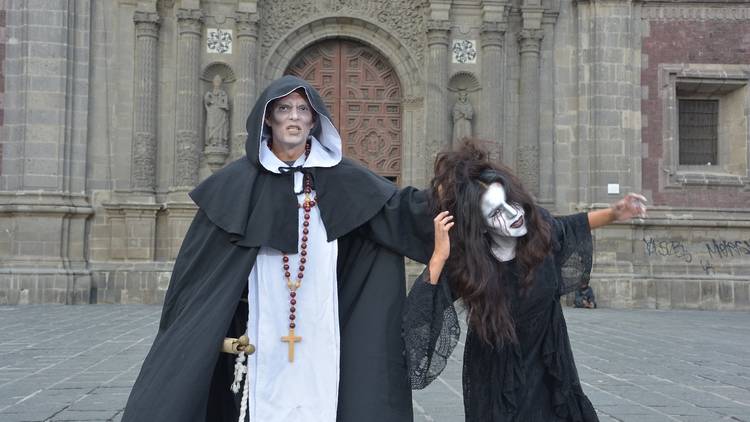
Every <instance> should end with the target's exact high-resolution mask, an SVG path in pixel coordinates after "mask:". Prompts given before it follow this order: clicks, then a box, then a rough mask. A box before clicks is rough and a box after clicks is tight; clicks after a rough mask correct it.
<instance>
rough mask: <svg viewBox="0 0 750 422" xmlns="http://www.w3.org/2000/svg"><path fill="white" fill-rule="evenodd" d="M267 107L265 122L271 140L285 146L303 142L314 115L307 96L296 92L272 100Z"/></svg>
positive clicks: (312, 123) (313, 121) (310, 128)
mask: <svg viewBox="0 0 750 422" xmlns="http://www.w3.org/2000/svg"><path fill="white" fill-rule="evenodd" d="M269 107H270V108H271V110H268V112H267V116H268V117H266V124H267V125H268V126H270V127H271V133H272V136H273V142H280V143H282V144H284V145H285V146H286V147H294V146H297V145H300V144H302V143H304V142H305V141H306V140H307V135H308V134H309V133H310V130H312V127H313V125H314V124H315V117H314V115H313V109H312V107H310V103H308V102H307V98H305V97H304V96H302V95H300V93H298V92H292V93H291V94H289V95H287V96H286V97H281V98H279V99H277V100H275V101H273V102H272V103H271V104H270V105H269Z"/></svg>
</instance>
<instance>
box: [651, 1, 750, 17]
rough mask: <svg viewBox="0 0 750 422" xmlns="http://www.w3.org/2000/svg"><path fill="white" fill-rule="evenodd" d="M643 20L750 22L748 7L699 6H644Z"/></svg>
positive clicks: (749, 8)
mask: <svg viewBox="0 0 750 422" xmlns="http://www.w3.org/2000/svg"><path fill="white" fill-rule="evenodd" d="M641 18H642V19H645V20H662V21H670V20H693V21H708V20H719V21H747V20H750V7H748V6H738V5H731V6H721V5H716V6H709V5H706V6H703V5H697V4H674V3H667V4H649V3H646V4H644V6H643V8H642V9H641Z"/></svg>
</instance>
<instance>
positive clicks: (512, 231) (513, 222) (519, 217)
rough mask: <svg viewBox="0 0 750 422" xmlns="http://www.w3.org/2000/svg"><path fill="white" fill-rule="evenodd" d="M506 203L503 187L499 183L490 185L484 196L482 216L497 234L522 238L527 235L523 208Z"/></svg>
mask: <svg viewBox="0 0 750 422" xmlns="http://www.w3.org/2000/svg"><path fill="white" fill-rule="evenodd" d="M506 201H507V197H506V196H505V188H504V187H503V185H501V184H500V183H498V182H495V183H493V184H491V185H489V186H488V187H487V190H486V191H485V192H484V194H483V195H482V215H484V218H485V219H486V221H487V224H488V225H489V226H490V227H491V228H492V230H493V231H494V232H495V233H496V234H498V235H500V236H505V237H521V236H523V235H525V234H526V219H524V214H525V213H524V211H523V207H522V206H521V205H520V204H509V203H508V202H506Z"/></svg>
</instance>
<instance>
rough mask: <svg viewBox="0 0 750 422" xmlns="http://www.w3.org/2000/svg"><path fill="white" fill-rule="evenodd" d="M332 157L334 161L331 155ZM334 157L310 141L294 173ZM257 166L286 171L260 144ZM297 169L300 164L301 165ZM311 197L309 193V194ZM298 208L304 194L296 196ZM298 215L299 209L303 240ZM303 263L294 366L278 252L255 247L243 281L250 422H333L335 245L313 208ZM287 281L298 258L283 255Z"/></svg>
mask: <svg viewBox="0 0 750 422" xmlns="http://www.w3.org/2000/svg"><path fill="white" fill-rule="evenodd" d="M336 155H338V156H336ZM340 159H341V155H340V150H339V151H331V150H328V149H325V148H322V147H321V145H320V143H319V142H318V141H317V140H316V139H315V138H313V141H312V148H311V151H310V156H309V157H308V158H307V160H305V157H304V156H302V157H300V158H299V159H298V160H297V162H295V163H294V166H298V165H301V164H302V165H303V166H304V167H329V166H331V165H334V164H336V163H338V161H340ZM260 161H261V164H262V165H263V166H264V167H265V168H266V169H268V170H270V171H274V172H278V167H284V166H286V164H285V163H283V162H282V161H280V160H279V159H278V158H277V157H276V156H275V155H274V154H273V153H271V152H270V151H269V150H268V148H267V146H266V142H265V140H264V141H263V142H262V143H261V154H260ZM303 163H304V164H303ZM294 178H295V192H299V191H301V190H302V178H303V175H302V173H300V172H297V173H295V174H294ZM312 195H313V197H314V192H313V194H312ZM297 200H298V202H299V203H300V204H301V203H302V202H303V200H304V194H299V195H298V197H297ZM303 213H304V210H302V209H300V210H299V220H298V223H299V237H298V238H301V237H302V228H303V226H302V221H303ZM308 238H309V240H308V242H307V245H308V246H307V252H308V255H307V263H306V264H305V272H304V278H303V279H302V284H301V286H300V287H299V289H298V290H297V297H296V299H297V304H296V312H295V315H296V317H297V318H296V320H295V321H294V322H295V324H296V328H295V335H297V336H301V337H302V340H301V341H300V342H299V343H295V344H294V362H289V359H288V347H289V346H288V343H285V342H282V341H281V337H282V336H286V335H288V332H289V313H290V312H289V307H290V304H289V299H290V296H289V289H288V288H287V285H286V281H285V279H284V272H283V268H282V265H283V263H282V256H283V255H282V253H281V252H280V251H277V250H275V249H272V248H268V247H262V248H261V249H260V251H259V252H258V256H257V259H256V262H255V266H254V267H253V269H252V271H251V272H250V275H249V277H248V304H249V315H248V335H249V337H250V342H251V343H253V344H255V346H256V352H255V353H254V354H252V355H250V356H249V358H248V376H247V379H246V384H245V388H249V390H248V391H249V400H248V413H249V415H250V420H251V421H263V422H295V421H319V422H335V421H336V408H337V404H338V386H339V371H340V370H339V361H340V359H339V354H340V335H339V315H338V293H337V291H338V288H337V280H336V263H337V257H338V249H337V241H336V240H333V241H331V242H328V241H327V240H326V230H325V227H324V226H323V221H322V220H321V218H320V210H319V208H318V207H317V206H316V207H313V208H312V209H311V211H310V226H309V234H308ZM288 256H289V264H290V272H291V273H292V280H296V274H297V272H298V271H297V270H298V267H299V254H293V255H288Z"/></svg>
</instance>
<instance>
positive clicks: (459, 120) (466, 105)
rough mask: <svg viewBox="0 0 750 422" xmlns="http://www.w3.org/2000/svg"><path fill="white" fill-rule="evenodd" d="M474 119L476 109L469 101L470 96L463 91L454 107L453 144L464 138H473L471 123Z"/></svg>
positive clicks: (459, 93)
mask: <svg viewBox="0 0 750 422" xmlns="http://www.w3.org/2000/svg"><path fill="white" fill-rule="evenodd" d="M472 119H474V107H473V106H472V105H471V102H470V101H469V94H468V93H467V92H466V91H464V90H461V91H459V92H458V100H457V101H456V104H454V105H453V144H454V145H456V144H457V142H458V141H460V140H461V139H463V138H467V137H471V135H472V131H471V121H472Z"/></svg>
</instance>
